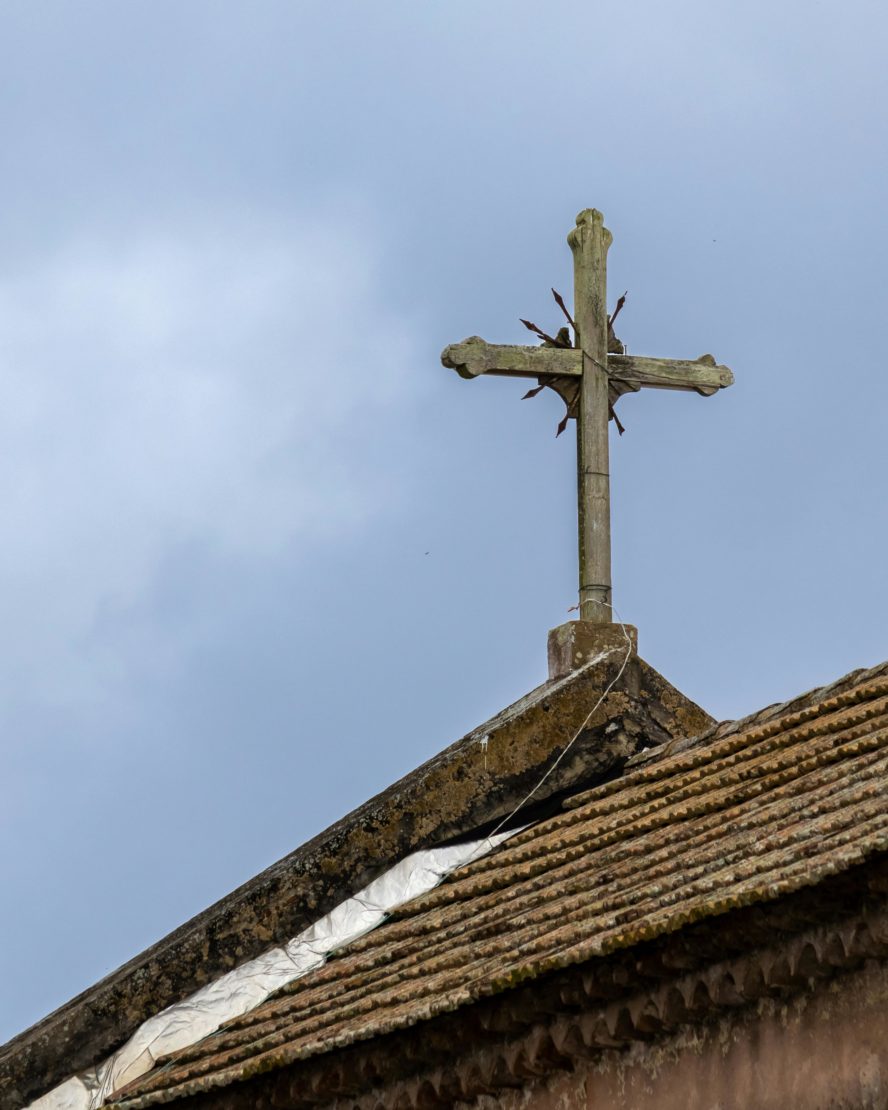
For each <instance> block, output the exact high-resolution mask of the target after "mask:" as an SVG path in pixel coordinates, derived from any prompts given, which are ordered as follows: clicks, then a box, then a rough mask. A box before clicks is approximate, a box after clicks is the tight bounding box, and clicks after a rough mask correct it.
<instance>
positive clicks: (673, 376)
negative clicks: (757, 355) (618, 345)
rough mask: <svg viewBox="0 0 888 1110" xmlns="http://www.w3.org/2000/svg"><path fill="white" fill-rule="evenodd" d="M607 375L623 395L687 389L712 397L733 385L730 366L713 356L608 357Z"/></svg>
mask: <svg viewBox="0 0 888 1110" xmlns="http://www.w3.org/2000/svg"><path fill="white" fill-rule="evenodd" d="M607 372H608V376H609V377H610V380H611V383H612V385H613V386H615V387H616V388H617V390H618V391H619V392H620V393H629V392H632V393H634V392H636V391H637V390H639V389H640V388H641V387H642V386H645V387H646V388H648V389H686V390H693V391H694V392H696V393H700V394H702V395H703V396H704V397H711V396H712V394H713V393H718V391H719V390H720V389H725V388H726V387H727V386H729V385H733V384H734V375H733V374H732V373H731V371H730V370H729V369H728V367H727V366H719V365H718V364H717V363H716V361H715V359H714V358H713V357H712V355H701V356H700V358H698V359H695V360H693V361H687V360H682V359H674V358H643V357H642V356H640V355H608V356H607Z"/></svg>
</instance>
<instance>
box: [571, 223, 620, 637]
mask: <svg viewBox="0 0 888 1110" xmlns="http://www.w3.org/2000/svg"><path fill="white" fill-rule="evenodd" d="M567 241H568V244H569V245H570V249H571V250H572V251H573V257H574V320H575V322H576V326H577V346H578V347H580V348H581V349H582V352H583V353H582V359H583V374H582V378H581V379H580V382H581V384H580V396H579V404H578V406H577V506H578V514H579V563H580V566H579V570H580V597H579V602H580V620H583V621H590V622H592V623H594V624H610V623H611V538H610V469H609V459H608V377H607V370H606V366H607V251H608V247H610V245H611V242H612V236H611V233H610V232H609V231H608V230H607V228H606V227H605V226H604V217H603V216H602V214H601V213H600V212H599V211H597V209H594V208H586V209H584V211H582V212H581V213H580V214H579V216H577V226H576V227H575V228H573V230H572V231H571V232H570V234H569V235H568V237H567Z"/></svg>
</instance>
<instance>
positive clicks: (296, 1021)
mask: <svg viewBox="0 0 888 1110" xmlns="http://www.w3.org/2000/svg"><path fill="white" fill-rule="evenodd" d="M645 755H646V756H647V758H644V759H641V760H639V761H637V763H636V765H635V766H634V767H632V768H630V769H629V770H628V771H627V772H626V773H624V774H623V775H622V776H621V777H620V778H618V779H616V780H614V781H612V782H609V783H607V784H605V785H602V786H598V787H596V788H595V789H592V790H589V791H585V792H583V793H581V794H577V795H575V796H573V797H571V798H569V799H568V800H567V802H566V803H565V808H564V810H563V812H561V813H559V814H558V815H556V816H554V817H551V818H549V819H547V820H544V821H541V822H540V823H538V824H536V825H534V826H533V827H532V828H529V829H527V830H526V831H524V832H523V833H520V834H518V835H517V836H516V837H514V838H513V839H512V840H511V841H509V842H508V843H507V844H505V845H504V846H503V847H501V848H500V849H498V850H497V851H496V852H494V853H492V854H491V855H489V856H487V857H484V858H483V859H480V860H478V861H476V862H475V863H473V864H470V865H469V866H467V867H464V868H462V869H461V870H459V871H458V872H456V873H454V874H453V875H452V876H451V877H450V878H449V880H448V881H446V882H444V883H443V884H442V885H441V886H439V887H438V888H436V889H435V890H433V891H431V892H430V893H428V894H426V895H423V896H422V897H420V898H417V899H415V900H414V901H412V902H410V903H408V904H407V905H405V906H403V907H401V908H400V909H399V910H398V911H397V912H396V913H395V914H393V915H392V917H391V918H390V919H389V920H388V921H387V922H386V923H385V924H384V925H383V926H381V927H380V928H378V929H377V930H375V931H374V932H372V933H370V934H368V935H367V936H365V937H363V938H362V939H361V940H359V941H357V942H355V943H354V944H352V945H350V946H349V947H348V949H347V950H345V951H343V952H342V953H341V954H340V955H338V956H337V957H335V958H331V959H330V960H329V961H328V963H327V964H326V965H325V966H323V967H322V968H319V969H318V970H316V971H314V972H312V973H311V974H309V975H306V976H305V977H303V978H301V979H298V980H296V981H295V982H293V983H292V984H291V986H290V987H289V988H287V989H286V991H284V992H282V993H281V994H279V995H278V996H276V997H274V998H273V999H270V1000H269V1001H268V1002H266V1003H264V1004H263V1005H261V1006H259V1007H258V1008H257V1009H255V1010H253V1011H252V1012H251V1013H249V1014H247V1015H245V1016H243V1017H241V1018H238V1019H237V1020H235V1021H232V1022H230V1023H228V1024H227V1025H226V1026H224V1027H223V1028H222V1029H220V1030H219V1031H218V1032H217V1033H216V1034H213V1035H212V1036H210V1037H207V1038H205V1039H204V1040H203V1041H201V1042H200V1043H198V1044H196V1045H194V1046H193V1047H191V1048H189V1049H186V1050H183V1051H181V1052H179V1053H176V1054H175V1055H174V1056H172V1057H171V1058H170V1059H168V1060H166V1061H162V1062H161V1063H160V1065H159V1066H158V1067H157V1068H155V1070H154V1071H153V1072H151V1073H150V1074H149V1075H147V1076H145V1077H143V1078H142V1079H140V1080H138V1081H137V1082H135V1083H133V1084H131V1085H130V1086H129V1087H128V1088H127V1089H126V1090H125V1091H122V1092H119V1093H118V1096H117V1097H118V1099H119V1101H120V1102H121V1103H122V1105H124V1106H126V1107H128V1108H130V1110H137V1108H140V1107H147V1106H149V1105H153V1104H156V1103H158V1102H167V1101H171V1100H173V1099H176V1098H179V1097H184V1096H187V1095H191V1094H196V1093H199V1092H202V1091H206V1090H210V1089H213V1088H216V1087H221V1086H226V1085H228V1084H230V1083H232V1082H236V1081H238V1080H241V1079H246V1078H248V1077H249V1076H252V1075H255V1074H259V1073H260V1072H263V1071H266V1070H271V1069H274V1068H276V1067H281V1066H285V1065H287V1064H289V1063H292V1062H294V1061H296V1060H300V1059H305V1058H307V1057H310V1056H315V1055H319V1054H322V1053H325V1052H329V1051H331V1050H333V1049H336V1048H340V1047H344V1046H346V1045H349V1044H353V1043H355V1042H357V1041H361V1040H366V1039H368V1038H371V1037H374V1036H377V1035H381V1034H383V1033H386V1032H390V1031H392V1030H396V1029H399V1028H404V1027H407V1026H410V1025H414V1024H416V1023H418V1022H421V1021H425V1020H427V1019H429V1018H431V1017H433V1016H435V1015H438V1014H441V1013H445V1012H449V1011H452V1010H454V1009H456V1008H458V1007H460V1006H463V1005H466V1004H468V1003H471V1002H472V1001H474V1000H477V999H479V998H482V997H485V996H490V995H492V994H495V993H497V992H499V991H502V990H504V989H507V988H508V987H510V986H513V985H515V984H517V983H519V982H524V981H527V980H528V979H531V978H533V977H535V976H539V975H541V974H544V973H545V972H548V971H551V970H554V969H556V968H562V967H566V966H568V965H571V964H576V963H579V962H582V961H587V960H590V959H594V958H596V957H600V956H604V955H607V954H608V953H610V952H614V951H616V950H619V949H623V948H627V947H631V946H632V945H634V944H636V943H638V942H640V941H642V940H648V939H651V938H654V937H656V936H660V935H663V934H665V933H668V932H672V931H675V930H677V929H680V928H682V927H683V926H684V925H687V924H689V923H691V922H694V921H697V920H700V919H701V918H704V917H711V916H713V915H716V914H720V913H724V912H727V911H728V910H731V909H735V908H737V907H740V906H743V905H748V904H750V903H754V902H760V901H763V900H768V899H773V898H776V897H779V896H781V895H783V894H788V893H790V892H792V891H795V890H798V889H800V888H802V887H804V886H810V885H813V884H816V883H818V882H820V881H822V880H823V879H825V878H826V877H828V876H829V875H832V874H835V873H837V872H839V871H843V870H845V869H847V868H850V867H852V866H854V865H855V864H858V863H860V862H861V861H863V860H865V859H866V858H868V857H870V856H872V855H874V854H876V853H879V852H884V851H886V850H888V804H886V792H885V786H886V782H888V667H881V668H877V669H875V670H873V671H868V672H855V674H854V675H851V676H848V678H846V679H844V680H842V681H841V682H839V683H836V684H833V685H832V686H831V687H828V688H824V689H823V690H820V691H815V692H814V693H812V694H808V695H805V696H804V697H802V698H797V699H794V700H793V701H792V702H788V703H784V704H783V705H780V706H773V707H769V709H767V710H764V711H762V712H761V713H758V714H755V715H754V716H752V717H749V718H746V719H744V720H743V721H740V722H735V723H734V724H727V725H719V726H716V727H715V728H713V729H710V730H709V731H708V732H707V733H706V734H704V735H703V736H702V737H697V738H696V739H693V740H688V741H677V742H674V743H672V744H670V745H669V746H668V747H667V748H666V749H665V750H663V749H661V750H658V751H656V752H654V753H652V754H650V755H649V754H648V753H645Z"/></svg>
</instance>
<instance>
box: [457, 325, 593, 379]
mask: <svg viewBox="0 0 888 1110" xmlns="http://www.w3.org/2000/svg"><path fill="white" fill-rule="evenodd" d="M441 362H442V363H443V364H444V365H445V366H446V367H447V368H448V369H450V370H455V371H456V372H457V374H459V376H460V377H461V378H477V377H478V376H479V375H480V374H494V375H496V374H499V375H502V376H505V377H509V378H549V377H557V378H564V377H576V378H578V377H580V375H581V374H582V373H583V357H582V353H581V352H580V351H578V350H576V349H575V348H573V347H511V346H508V345H506V344H502V343H485V341H484V340H483V339H481V338H479V337H478V336H477V335H473V336H472V337H471V338H470V339H464V340H463V341H462V343H451V344H450V346H449V347H445V348H444V350H443V351H442V352H441Z"/></svg>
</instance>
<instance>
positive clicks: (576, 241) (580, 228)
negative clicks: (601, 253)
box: [567, 208, 614, 251]
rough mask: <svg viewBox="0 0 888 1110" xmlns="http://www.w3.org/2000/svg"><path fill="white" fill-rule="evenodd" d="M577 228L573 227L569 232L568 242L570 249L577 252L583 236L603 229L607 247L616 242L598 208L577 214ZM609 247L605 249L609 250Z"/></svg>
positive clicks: (585, 209) (584, 210)
mask: <svg viewBox="0 0 888 1110" xmlns="http://www.w3.org/2000/svg"><path fill="white" fill-rule="evenodd" d="M576 225H577V226H576V227H573V228H571V229H570V231H569V232H568V236H567V242H568V245H569V246H570V249H571V250H573V251H575V250H577V249H578V248H579V245H580V242H581V239H582V236H583V234H584V233H585V232H587V231H595V230H597V229H599V228H600V229H601V231H602V233H603V235H604V238H605V240H606V243H607V247H609V246H610V245H611V243H613V241H614V237H613V235H611V233H610V232H609V231H608V229H607V228H606V227H605V226H604V215H603V214H602V213H601V212H599V211H598V209H597V208H584V209H583V211H582V212H579V213H578V214H577V219H576ZM607 247H606V248H605V249H607Z"/></svg>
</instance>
